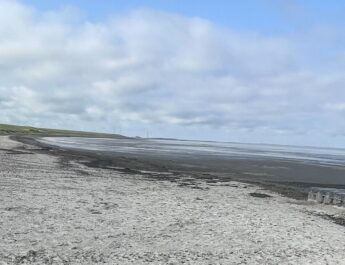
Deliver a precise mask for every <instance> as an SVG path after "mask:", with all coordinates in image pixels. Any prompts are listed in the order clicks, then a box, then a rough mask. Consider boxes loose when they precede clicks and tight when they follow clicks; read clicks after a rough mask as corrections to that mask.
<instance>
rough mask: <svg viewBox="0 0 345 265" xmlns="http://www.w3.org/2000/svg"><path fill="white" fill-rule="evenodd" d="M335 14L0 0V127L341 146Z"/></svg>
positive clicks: (344, 66)
mask: <svg viewBox="0 0 345 265" xmlns="http://www.w3.org/2000/svg"><path fill="white" fill-rule="evenodd" d="M344 11H345V2H344V1H340V0H339V1H336V0H334V1H327V2H326V1H322V0H304V1H302V0H300V1H297V0H243V1H229V0H228V1H226V0H213V1H209V0H204V1H196V0H189V1H182V0H165V1H163V0H160V1H158V0H148V1H139V0H136V1H135V0H126V1H125V0H118V1H94V0H93V1H91V0H74V1H66V0H59V1H57V0H51V1H38V0H21V1H20V0H18V1H16V0H0V76H1V79H0V110H1V112H0V123H11V124H21V125H33V126H38V127H50V128H65V129H77V130H88V131H99V132H112V133H121V134H125V135H128V136H142V137H145V136H147V135H148V136H149V137H169V138H182V139H199V140H215V141H231V142H246V143H272V144H289V145H312V146H330V147H340V148H344V147H345V119H344V117H345V75H344V70H345V30H344V26H345V17H344V15H343V14H344Z"/></svg>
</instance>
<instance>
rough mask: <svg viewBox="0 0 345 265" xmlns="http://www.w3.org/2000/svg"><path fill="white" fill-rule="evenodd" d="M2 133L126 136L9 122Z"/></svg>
mask: <svg viewBox="0 0 345 265" xmlns="http://www.w3.org/2000/svg"><path fill="white" fill-rule="evenodd" d="M0 135H32V136H67V137H68V136H79V137H108V138H125V136H122V135H118V134H108V133H95V132H84V131H71V130H60V129H46V128H36V127H31V126H18V125H9V124H0Z"/></svg>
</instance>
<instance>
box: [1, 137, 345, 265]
mask: <svg viewBox="0 0 345 265" xmlns="http://www.w3.org/2000/svg"><path fill="white" fill-rule="evenodd" d="M37 149H38V147H35V146H30V145H23V144H21V143H17V142H14V141H12V140H10V139H9V138H7V137H0V202H1V204H0V237H1V240H0V264H97V263H100V264H183V263H184V264H345V244H344V242H345V227H344V226H340V225H338V224H335V223H334V222H332V221H331V220H329V219H325V218H323V217H322V216H323V215H327V216H328V215H337V216H343V215H344V210H343V209H342V208H336V207H334V206H327V205H318V204H312V203H307V202H298V201H295V200H293V199H288V198H284V197H281V196H279V195H277V194H275V193H272V192H269V191H266V190H261V189H260V188H259V187H256V186H252V185H248V184H243V183H238V182H227V183H224V182H223V183H220V184H218V183H206V182H203V181H201V180H199V181H197V182H195V183H194V185H192V186H191V185H181V183H179V182H170V181H156V180H153V179H152V178H147V177H146V176H144V175H140V174H137V175H133V174H126V173H121V172H117V171H114V170H107V169H96V168H88V167H86V166H84V165H82V164H80V163H77V162H73V161H69V162H66V161H64V162H63V163H62V162H61V159H60V158H59V157H56V156H52V155H47V154H44V153H42V152H37ZM186 178H188V176H186ZM251 194H266V195H270V196H271V197H270V196H251Z"/></svg>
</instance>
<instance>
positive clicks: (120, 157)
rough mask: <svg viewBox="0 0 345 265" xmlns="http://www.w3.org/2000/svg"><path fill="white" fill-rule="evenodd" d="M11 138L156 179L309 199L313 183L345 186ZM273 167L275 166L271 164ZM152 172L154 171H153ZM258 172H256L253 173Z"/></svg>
mask: <svg viewBox="0 0 345 265" xmlns="http://www.w3.org/2000/svg"><path fill="white" fill-rule="evenodd" d="M10 138H11V139H13V140H15V141H19V142H21V143H25V144H31V145H35V146H38V147H40V148H42V150H41V152H43V153H46V154H55V155H57V156H59V157H63V159H64V160H65V161H69V160H71V161H79V162H81V163H83V164H84V165H86V166H89V167H93V168H103V169H115V170H117V171H122V172H126V173H129V174H144V175H146V176H148V177H151V178H155V179H157V180H162V179H166V180H169V179H170V180H171V181H175V180H176V179H178V178H179V176H181V175H183V174H190V175H193V177H194V178H196V179H200V180H205V181H208V182H209V183H212V182H213V183H217V182H224V181H229V180H234V181H239V182H243V183H247V184H254V185H258V186H261V187H262V188H264V189H268V190H271V191H273V192H277V193H279V194H281V195H282V196H286V197H289V198H293V199H297V200H306V199H307V196H308V191H309V190H310V188H312V187H329V188H345V184H344V185H339V184H324V183H308V182H295V181H289V182H283V181H272V180H265V179H263V178H260V176H255V178H254V177H253V176H252V175H250V174H249V176H248V175H246V174H243V172H241V171H240V170H238V169H237V170H231V171H229V172H226V171H217V170H214V168H207V167H205V168H198V166H197V165H193V166H190V165H188V167H186V166H181V164H178V162H176V161H174V162H171V161H165V160H159V159H156V158H155V157H136V156H133V155H130V154H116V153H107V152H98V151H87V150H83V149H67V148H62V147H58V146H55V145H49V144H47V143H42V142H40V141H39V140H37V138H39V137H33V136H10ZM266 161H267V162H266V163H267V164H271V163H272V165H274V162H275V161H274V160H273V159H271V162H270V159H266ZM241 162H242V163H243V164H244V166H243V167H246V166H245V165H246V164H248V165H249V164H250V163H251V160H247V162H246V160H245V159H243V160H242V161H241ZM272 167H273V166H272ZM150 172H154V173H153V174H151V173H150ZM157 173H169V176H164V177H162V174H157ZM254 174H255V172H254V173H253V175H254Z"/></svg>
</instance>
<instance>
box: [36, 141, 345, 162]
mask: <svg viewBox="0 0 345 265" xmlns="http://www.w3.org/2000/svg"><path fill="white" fill-rule="evenodd" d="M41 141H42V142H44V143H48V144H51V145H56V146H59V147H64V148H72V149H84V150H92V151H104V152H115V153H123V154H137V155H150V154H152V155H158V156H162V157H164V156H166V157H169V156H187V157H190V158H193V157H197V156H206V157H207V156H209V157H214V158H217V157H221V158H232V159H233V158H236V159H241V158H243V159H247V158H253V159H264V158H271V159H272V158H274V159H283V160H300V161H305V162H314V163H319V164H330V165H341V166H344V165H345V149H335V148H317V147H299V146H282V145H267V144H241V143H223V142H206V141H185V140H162V139H104V138H102V139H99V138H78V137H46V138H42V139H41Z"/></svg>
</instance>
